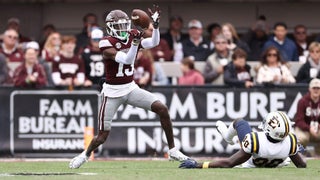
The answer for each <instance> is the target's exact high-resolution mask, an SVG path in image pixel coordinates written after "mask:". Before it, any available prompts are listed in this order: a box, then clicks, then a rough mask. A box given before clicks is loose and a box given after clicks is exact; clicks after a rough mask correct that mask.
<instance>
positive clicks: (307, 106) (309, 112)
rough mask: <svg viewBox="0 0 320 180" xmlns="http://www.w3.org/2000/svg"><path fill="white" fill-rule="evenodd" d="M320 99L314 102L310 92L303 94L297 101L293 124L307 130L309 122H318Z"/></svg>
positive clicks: (319, 120)
mask: <svg viewBox="0 0 320 180" xmlns="http://www.w3.org/2000/svg"><path fill="white" fill-rule="evenodd" d="M319 118H320V101H318V102H316V103H314V102H313V101H312V100H311V97H310V93H309V92H308V93H307V94H305V95H304V96H303V97H302V98H301V99H300V100H299V102H298V106H297V114H296V116H295V126H296V127H299V128H300V129H301V130H303V131H309V129H310V122H311V121H318V122H319V123H320V119H319Z"/></svg>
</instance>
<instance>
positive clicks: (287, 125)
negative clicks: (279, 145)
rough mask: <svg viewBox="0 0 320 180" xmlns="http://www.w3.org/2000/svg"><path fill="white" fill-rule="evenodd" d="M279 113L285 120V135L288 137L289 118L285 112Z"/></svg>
mask: <svg viewBox="0 0 320 180" xmlns="http://www.w3.org/2000/svg"><path fill="white" fill-rule="evenodd" d="M278 113H279V114H280V116H281V117H282V119H283V122H284V125H285V129H286V130H285V133H284V135H285V136H287V135H288V133H289V121H288V118H287V116H286V115H285V114H284V113H283V112H280V111H278Z"/></svg>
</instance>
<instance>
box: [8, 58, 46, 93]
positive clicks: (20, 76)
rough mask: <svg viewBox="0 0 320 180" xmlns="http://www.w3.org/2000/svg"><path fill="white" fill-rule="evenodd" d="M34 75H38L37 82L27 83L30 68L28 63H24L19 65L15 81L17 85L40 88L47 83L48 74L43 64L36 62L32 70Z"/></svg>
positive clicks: (15, 73)
mask: <svg viewBox="0 0 320 180" xmlns="http://www.w3.org/2000/svg"><path fill="white" fill-rule="evenodd" d="M30 73H31V74H32V75H33V76H35V77H37V81H36V82H32V83H27V82H26V78H27V77H28V74H29V73H28V70H27V68H26V65H25V64H24V63H23V64H21V65H20V66H18V67H17V68H16V69H15V71H14V75H13V81H14V85H15V87H25V88H40V87H43V86H45V85H47V76H46V73H45V71H44V68H43V67H42V65H41V64H35V65H34V66H33V68H32V71H31V72H30Z"/></svg>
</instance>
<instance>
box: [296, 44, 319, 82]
mask: <svg viewBox="0 0 320 180" xmlns="http://www.w3.org/2000/svg"><path fill="white" fill-rule="evenodd" d="M308 54H309V56H308V58H307V61H306V62H305V63H304V64H303V65H302V66H301V67H300V69H299V71H298V74H297V78H296V80H297V82H298V83H309V82H310V81H311V80H312V79H313V78H320V43H319V42H313V43H311V44H310V46H309V53H308Z"/></svg>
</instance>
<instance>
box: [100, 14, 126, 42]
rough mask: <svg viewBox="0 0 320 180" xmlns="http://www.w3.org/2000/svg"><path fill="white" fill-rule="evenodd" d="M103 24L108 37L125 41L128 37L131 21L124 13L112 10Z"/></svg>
mask: <svg viewBox="0 0 320 180" xmlns="http://www.w3.org/2000/svg"><path fill="white" fill-rule="evenodd" d="M105 22H106V31H107V33H108V34H109V35H110V36H113V37H115V38H117V39H120V40H126V39H127V38H128V37H129V34H128V31H129V30H130V28H131V20H130V19H129V17H128V15H127V14H126V13H125V12H123V11H121V10H113V11H111V12H110V13H109V14H108V15H107V17H106V20H105Z"/></svg>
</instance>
